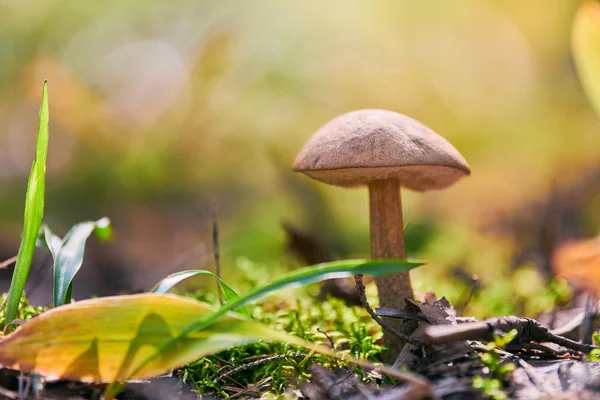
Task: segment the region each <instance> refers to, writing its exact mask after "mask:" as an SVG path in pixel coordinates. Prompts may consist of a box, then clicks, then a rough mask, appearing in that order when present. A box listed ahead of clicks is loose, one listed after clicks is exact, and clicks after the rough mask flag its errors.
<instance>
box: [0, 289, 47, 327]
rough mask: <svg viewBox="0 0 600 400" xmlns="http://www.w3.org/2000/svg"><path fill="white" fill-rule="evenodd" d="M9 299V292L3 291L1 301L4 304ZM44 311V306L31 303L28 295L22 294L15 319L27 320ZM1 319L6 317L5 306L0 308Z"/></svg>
mask: <svg viewBox="0 0 600 400" xmlns="http://www.w3.org/2000/svg"><path fill="white" fill-rule="evenodd" d="M7 299H8V294H7V293H3V294H2V295H1V296H0V303H1V304H4V302H5V301H7ZM44 311H45V308H44V307H41V306H32V305H30V304H29V301H28V300H27V296H25V294H23V296H21V300H19V307H18V308H17V313H16V315H15V318H14V319H15V320H22V321H25V320H28V319H30V318H33V317H35V316H36V315H39V314H41V313H43V312H44ZM0 319H1V320H5V319H6V308H4V307H2V309H0ZM2 334H3V333H2V331H0V335H2Z"/></svg>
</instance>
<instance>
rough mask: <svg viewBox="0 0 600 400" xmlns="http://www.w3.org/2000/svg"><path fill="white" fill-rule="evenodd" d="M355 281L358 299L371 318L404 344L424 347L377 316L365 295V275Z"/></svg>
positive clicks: (357, 276) (417, 340) (359, 275)
mask: <svg viewBox="0 0 600 400" xmlns="http://www.w3.org/2000/svg"><path fill="white" fill-rule="evenodd" d="M354 281H355V282H356V291H357V292H358V297H359V298H360V302H361V303H362V305H363V307H364V308H365V310H367V312H368V313H369V315H370V316H371V318H373V319H374V320H375V322H377V323H378V324H379V326H381V327H382V328H383V329H386V330H388V331H390V332H391V333H392V334H394V335H395V336H396V337H397V338H399V339H400V340H402V341H403V342H406V343H410V344H412V345H415V346H422V345H423V342H422V341H421V340H419V339H416V338H413V337H410V336H407V335H405V334H403V333H400V332H398V331H397V330H395V329H394V328H392V327H391V326H390V325H389V324H388V323H387V322H385V321H384V320H382V319H381V318H379V316H378V315H377V314H375V311H373V309H372V308H371V305H370V304H369V301H368V300H367V295H366V294H365V285H364V284H363V275H362V274H357V275H354Z"/></svg>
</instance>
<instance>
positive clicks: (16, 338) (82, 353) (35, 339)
mask: <svg viewBox="0 0 600 400" xmlns="http://www.w3.org/2000/svg"><path fill="white" fill-rule="evenodd" d="M213 312H214V311H213V310H212V309H211V307H210V306H208V305H206V304H203V303H200V302H197V301H195V300H192V299H187V298H183V297H179V296H175V295H171V294H166V295H165V294H153V293H144V294H137V295H128V296H115V297H101V298H96V299H89V300H82V301H79V302H77V303H74V304H68V305H65V306H62V307H57V308H54V309H52V310H50V311H47V312H45V313H43V314H41V315H39V316H38V317H36V318H33V319H31V320H28V321H27V322H25V323H24V324H23V325H21V327H20V328H19V329H17V331H15V332H14V333H12V334H10V335H8V336H6V337H4V338H3V339H0V363H1V364H2V365H3V366H4V367H7V368H13V369H19V370H21V371H24V372H32V373H38V374H41V375H43V376H44V377H45V378H46V379H48V380H55V379H61V380H62V379H65V380H77V381H84V382H104V383H108V382H116V381H122V380H125V379H126V378H136V379H144V378H149V377H152V376H156V375H159V374H162V373H164V372H166V371H169V370H172V369H174V368H176V367H179V366H181V365H183V364H185V363H186V362H190V361H193V360H197V359H198V358H201V357H203V356H206V355H207V354H211V353H215V352H219V351H221V350H224V349H227V348H229V347H232V346H236V345H240V344H244V343H250V342H254V341H258V340H266V341H281V342H286V343H290V344H293V345H295V346H299V347H306V348H307V349H309V350H312V351H317V352H320V353H323V354H326V355H330V356H333V351H332V350H331V349H330V348H328V347H324V346H319V345H315V344H312V343H309V342H307V341H305V340H303V339H301V338H299V337H296V336H293V335H291V334H288V333H286V332H283V331H281V330H276V329H271V328H269V327H268V326H265V325H262V324H260V323H257V322H253V321H249V320H247V319H244V318H242V317H240V316H238V315H237V314H226V315H223V316H222V317H221V318H220V319H219V321H217V322H215V323H214V324H212V325H211V326H210V327H207V328H206V329H203V330H202V331H197V332H194V333H191V334H186V335H185V339H183V340H179V341H178V346H177V348H173V349H171V351H169V352H165V353H162V354H161V356H160V357H156V358H154V359H153V360H152V361H150V362H148V363H146V364H145V365H144V367H143V368H135V367H136V366H137V365H139V363H140V361H142V360H145V359H147V358H149V357H150V356H152V355H153V354H154V353H155V352H156V351H157V349H160V348H161V347H163V345H164V343H168V342H170V341H171V340H173V338H175V337H178V336H180V335H181V334H182V333H183V332H185V331H186V330H187V328H188V327H189V321H192V320H194V319H197V318H198V317H206V316H208V315H211V314H212V313H213ZM335 356H337V357H342V358H347V359H349V360H351V361H353V362H356V363H358V364H360V365H369V364H368V363H367V362H365V361H359V360H355V359H352V358H351V357H350V356H348V355H344V354H342V353H339V352H338V353H337V354H336V355H335ZM369 366H370V367H373V365H369ZM379 368H380V369H381V370H383V371H385V372H386V373H390V374H393V375H394V376H395V377H398V378H400V379H407V380H410V381H411V382H413V383H416V384H421V385H424V383H423V381H422V380H420V379H419V378H416V377H413V376H411V375H409V374H403V373H400V372H397V371H393V370H391V369H388V368H385V367H379Z"/></svg>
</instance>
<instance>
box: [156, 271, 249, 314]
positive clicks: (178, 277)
mask: <svg viewBox="0 0 600 400" xmlns="http://www.w3.org/2000/svg"><path fill="white" fill-rule="evenodd" d="M196 275H208V276H212V277H213V278H215V279H216V280H217V282H218V283H219V285H220V286H221V290H222V291H223V296H224V297H225V302H226V303H229V302H230V301H233V300H235V299H237V298H238V297H239V296H238V295H237V293H236V292H235V290H233V289H232V288H231V286H229V285H228V284H227V283H225V281H223V280H222V279H221V278H219V277H218V276H217V275H215V274H213V273H212V272H210V271H205V270H201V269H192V270H188V271H181V272H175V273H174V274H171V275H169V276H167V277H166V278H164V279H163V280H161V281H160V282H158V283H157V284H156V285H155V286H154V287H153V288H152V290H151V292H153V293H167V292H168V291H169V290H171V289H172V288H173V287H174V286H175V285H177V284H178V283H179V282H181V281H183V280H185V279H187V278H191V277H192V276H196ZM235 311H237V312H239V313H240V314H243V315H246V316H247V317H250V313H249V312H248V309H247V308H246V307H245V306H241V307H239V308H237V309H235Z"/></svg>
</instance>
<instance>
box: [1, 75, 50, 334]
mask: <svg viewBox="0 0 600 400" xmlns="http://www.w3.org/2000/svg"><path fill="white" fill-rule="evenodd" d="M49 118H50V117H49V112H48V84H47V82H45V81H44V87H43V89H42V105H41V108H40V123H39V127H38V136H37V144H36V151H35V160H34V161H33V165H32V166H31V173H30V174H29V181H28V183H27V193H26V195H25V212H24V227H23V235H22V237H21V245H20V246H19V252H18V254H17V262H16V264H15V270H14V272H13V276H12V281H11V283H10V289H9V294H8V304H7V309H6V319H5V320H4V325H6V324H8V323H10V322H12V321H13V320H14V319H15V316H16V314H17V309H18V307H19V300H20V299H21V296H22V294H23V289H24V288H25V282H26V281H27V276H28V275H29V269H30V268H31V262H32V261H33V253H34V251H35V243H36V239H37V236H38V232H39V230H40V225H41V224H42V217H43V215H44V188H45V176H46V154H47V152H48V121H49Z"/></svg>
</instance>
